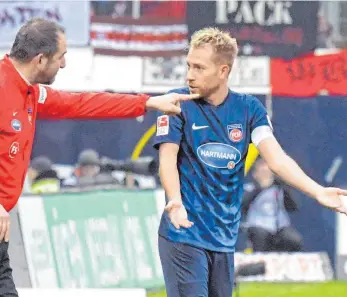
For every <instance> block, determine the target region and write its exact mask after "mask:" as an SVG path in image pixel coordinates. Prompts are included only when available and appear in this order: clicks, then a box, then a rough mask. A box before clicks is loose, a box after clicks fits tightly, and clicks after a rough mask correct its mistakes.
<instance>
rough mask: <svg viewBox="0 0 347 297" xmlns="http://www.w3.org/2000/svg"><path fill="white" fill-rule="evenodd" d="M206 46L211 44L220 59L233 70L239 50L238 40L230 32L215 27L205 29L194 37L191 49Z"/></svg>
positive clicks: (197, 32)
mask: <svg viewBox="0 0 347 297" xmlns="http://www.w3.org/2000/svg"><path fill="white" fill-rule="evenodd" d="M206 44H210V45H211V46H212V47H213V48H214V50H215V53H216V54H217V56H218V58H219V59H220V60H222V62H223V63H226V64H227V65H228V66H229V67H230V69H231V66H232V64H233V62H234V60H235V58H236V56H237V53H238V50H239V49H238V46H237V41H236V39H235V38H233V37H232V36H231V34H230V33H229V32H224V31H222V30H220V29H218V28H213V27H208V28H203V29H201V30H199V31H196V32H195V33H194V34H193V35H192V38H191V41H190V47H191V48H199V47H201V46H204V45H206Z"/></svg>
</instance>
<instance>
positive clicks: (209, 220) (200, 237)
mask: <svg viewBox="0 0 347 297" xmlns="http://www.w3.org/2000/svg"><path fill="white" fill-rule="evenodd" d="M171 92H176V93H184V94H189V89H188V88H182V89H177V90H173V91H171ZM181 108H182V113H181V114H179V115H176V116H167V115H162V114H161V115H159V116H158V119H157V133H156V136H155V140H154V147H155V148H159V146H160V144H161V143H176V144H178V145H179V146H180V148H179V152H178V156H177V167H178V172H179V176H180V186H181V195H182V201H183V204H184V206H185V208H186V210H187V213H188V219H189V220H190V221H192V222H193V223H194V225H193V226H192V227H191V228H180V229H176V228H175V227H174V226H173V225H172V223H171V222H170V220H169V218H168V216H167V213H166V212H164V214H163V216H162V219H161V223H160V227H159V234H160V235H161V236H163V237H166V238H168V239H169V240H172V241H176V242H182V243H187V244H191V245H194V246H197V247H201V248H204V249H207V250H211V251H220V252H231V251H234V249H235V243H236V240H237V234H238V229H239V222H240V217H241V199H242V195H243V180H244V166H245V160H246V155H247V151H248V146H249V144H250V142H251V133H252V132H253V131H254V129H255V128H257V127H260V126H271V123H270V121H269V120H268V116H267V112H266V109H265V107H264V106H263V105H262V103H261V102H260V101H259V100H258V99H257V98H255V97H253V96H250V95H244V94H239V93H235V92H233V91H230V90H229V93H228V96H227V98H226V100H224V102H223V103H222V104H220V105H218V106H214V105H211V104H209V103H208V102H206V101H205V100H203V99H198V100H191V101H185V102H182V103H181Z"/></svg>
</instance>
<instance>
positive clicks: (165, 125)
mask: <svg viewBox="0 0 347 297" xmlns="http://www.w3.org/2000/svg"><path fill="white" fill-rule="evenodd" d="M168 134H169V116H167V115H162V116H160V117H158V118H157V136H162V135H168Z"/></svg>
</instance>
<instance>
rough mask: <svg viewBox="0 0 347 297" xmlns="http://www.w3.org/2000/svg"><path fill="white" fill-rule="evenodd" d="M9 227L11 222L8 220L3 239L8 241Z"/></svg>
mask: <svg viewBox="0 0 347 297" xmlns="http://www.w3.org/2000/svg"><path fill="white" fill-rule="evenodd" d="M10 229H11V224H10V221H7V222H6V232H5V241H6V242H9V240H10Z"/></svg>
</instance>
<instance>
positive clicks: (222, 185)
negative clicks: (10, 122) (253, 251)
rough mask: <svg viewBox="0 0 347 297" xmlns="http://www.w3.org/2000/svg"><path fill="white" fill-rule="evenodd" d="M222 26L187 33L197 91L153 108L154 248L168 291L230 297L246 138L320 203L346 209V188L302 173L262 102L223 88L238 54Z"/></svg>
mask: <svg viewBox="0 0 347 297" xmlns="http://www.w3.org/2000/svg"><path fill="white" fill-rule="evenodd" d="M237 52H238V47H237V43H236V40H235V39H234V38H232V37H231V36H230V35H229V34H228V33H225V32H222V31H220V30H218V29H214V28H205V29H202V30H200V31H197V32H196V33H195V34H193V36H192V39H191V42H190V49H189V52H188V56H187V66H188V72H187V83H188V87H186V88H182V89H178V90H174V92H178V93H182V94H189V93H193V94H195V93H199V94H200V95H202V98H201V99H198V100H195V101H189V102H183V103H182V104H181V109H182V113H181V114H179V115H176V116H167V115H160V116H159V117H158V119H157V132H156V137H155V144H154V145H155V147H156V148H158V149H159V158H160V178H161V182H162V185H163V187H164V189H165V192H166V199H167V205H166V207H165V212H164V214H163V216H162V220H161V223H160V228H159V253H160V258H161V262H162V267H163V272H164V278H165V283H166V288H167V296H168V297H178V296H180V297H207V296H208V297H230V296H231V295H232V287H233V270H234V269H233V268H234V250H235V242H236V239H237V234H238V230H239V222H240V216H241V198H242V184H243V179H244V166H245V159H246V154H247V150H248V146H249V144H250V142H252V143H253V144H254V145H255V146H256V147H257V148H258V150H259V152H260V155H261V156H262V158H263V159H264V160H265V161H266V163H267V164H268V166H269V167H270V169H271V170H272V171H273V172H275V173H276V174H277V175H278V176H280V177H281V178H282V179H283V180H284V181H285V182H287V183H288V184H290V185H292V186H294V187H296V188H297V189H299V190H301V191H303V192H304V193H305V194H307V195H308V196H310V197H312V198H313V199H316V200H317V201H318V202H319V203H320V204H322V205H323V206H326V207H329V208H331V209H333V210H335V211H339V212H343V213H346V208H345V207H344V206H343V204H342V199H347V197H344V196H343V195H346V194H347V192H346V191H343V190H341V189H337V188H324V187H322V186H321V185H319V184H317V183H316V182H315V181H313V180H312V179H311V178H309V177H308V176H307V175H306V174H305V173H304V172H303V171H302V170H301V169H300V167H299V166H298V165H297V164H296V162H295V161H294V160H292V159H291V158H290V157H289V156H288V155H287V154H286V153H285V152H284V151H283V149H282V148H281V146H280V145H279V144H278V142H277V140H276V138H275V137H274V135H273V131H272V126H271V123H270V120H269V117H268V115H267V112H266V110H265V108H264V106H263V105H262V104H261V103H260V101H259V100H258V99H257V98H255V97H253V96H250V95H246V94H239V93H236V92H233V91H232V90H230V89H229V88H228V76H229V74H230V71H231V68H232V65H233V62H234V60H235V58H236V56H237Z"/></svg>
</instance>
